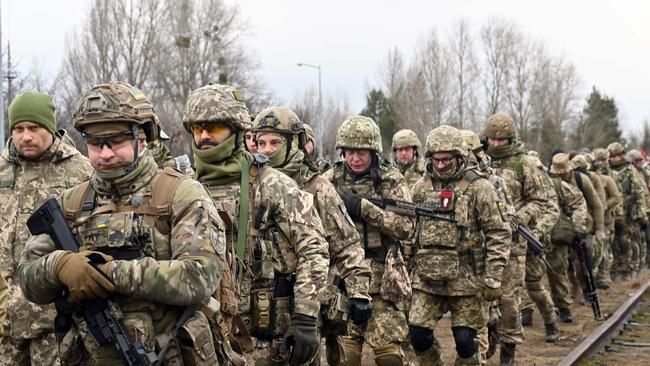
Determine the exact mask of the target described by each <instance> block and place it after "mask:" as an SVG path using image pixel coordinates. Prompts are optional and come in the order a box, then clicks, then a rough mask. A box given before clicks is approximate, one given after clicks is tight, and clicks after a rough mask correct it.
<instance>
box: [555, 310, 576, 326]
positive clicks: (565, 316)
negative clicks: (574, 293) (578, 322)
mask: <svg viewBox="0 0 650 366" xmlns="http://www.w3.org/2000/svg"><path fill="white" fill-rule="evenodd" d="M557 315H558V316H559V317H560V319H562V322H563V323H573V315H571V309H569V308H559V309H558V313H557Z"/></svg>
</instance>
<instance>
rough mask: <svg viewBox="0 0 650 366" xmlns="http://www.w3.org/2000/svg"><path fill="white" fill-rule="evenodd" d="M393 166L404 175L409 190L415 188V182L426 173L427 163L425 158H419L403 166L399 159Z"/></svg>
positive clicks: (395, 160)
mask: <svg viewBox="0 0 650 366" xmlns="http://www.w3.org/2000/svg"><path fill="white" fill-rule="evenodd" d="M393 164H394V165H395V167H396V168H397V169H399V172H400V173H402V175H403V176H404V179H405V180H406V183H407V184H408V185H409V188H413V185H414V184H415V182H417V181H418V180H419V179H420V178H421V177H422V176H423V175H424V173H425V172H426V164H427V163H426V160H424V158H423V157H421V156H417V157H416V159H413V160H412V161H411V162H410V163H409V164H402V163H400V162H399V161H397V158H395V159H394V160H393Z"/></svg>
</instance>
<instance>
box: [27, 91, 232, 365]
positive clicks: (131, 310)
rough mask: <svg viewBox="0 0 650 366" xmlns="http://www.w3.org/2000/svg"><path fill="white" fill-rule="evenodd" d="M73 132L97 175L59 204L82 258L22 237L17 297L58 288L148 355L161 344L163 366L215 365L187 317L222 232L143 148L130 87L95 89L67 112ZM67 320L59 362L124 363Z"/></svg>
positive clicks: (144, 114)
mask: <svg viewBox="0 0 650 366" xmlns="http://www.w3.org/2000/svg"><path fill="white" fill-rule="evenodd" d="M74 127H75V129H77V130H78V131H79V132H80V133H81V135H82V137H83V139H84V141H85V143H86V146H87V147H88V156H89V159H90V162H91V164H92V166H93V167H94V168H95V174H94V175H93V176H92V178H91V179H89V180H86V181H84V182H83V183H81V184H79V185H77V186H75V187H73V188H71V189H68V190H66V191H65V192H63V193H62V194H61V195H60V196H59V197H58V201H59V204H60V205H61V208H62V211H63V212H64V213H65V216H66V220H67V221H68V224H69V225H70V226H71V227H72V228H73V229H72V230H73V233H74V234H75V235H76V237H77V238H78V240H79V242H80V246H81V247H80V251H79V252H69V251H65V250H56V247H55V245H54V243H53V242H52V239H50V237H49V236H48V235H47V234H42V235H37V236H32V237H30V239H29V240H28V241H27V244H26V246H25V250H24V251H23V255H22V258H21V261H20V265H19V267H18V270H19V273H20V277H21V288H22V291H23V293H24V294H25V297H26V298H27V299H29V300H30V301H33V302H35V303H38V304H46V303H51V302H53V301H54V300H55V299H56V298H57V297H59V296H61V294H62V293H63V289H64V288H65V287H67V291H68V292H67V293H68V301H69V302H71V303H77V302H80V301H84V300H87V299H97V298H107V297H108V296H111V295H114V296H111V302H112V303H114V304H115V305H117V306H118V307H119V309H120V313H121V316H119V317H118V318H119V319H120V321H121V323H122V324H123V326H124V328H125V329H126V330H127V332H128V333H129V335H130V337H131V340H132V341H134V342H135V343H136V344H137V345H139V346H141V347H143V348H144V349H145V351H146V352H158V351H159V350H160V349H161V348H163V347H165V345H167V344H168V343H169V347H168V348H167V350H168V351H167V352H166V354H165V355H161V356H162V357H163V359H162V360H161V363H164V364H174V365H182V364H185V365H187V364H194V363H193V361H194V360H196V359H199V358H201V359H204V360H205V361H206V362H208V363H210V364H218V363H219V362H221V360H219V359H218V358H217V354H218V351H217V350H216V349H215V348H216V346H215V343H214V342H213V338H212V337H213V335H212V332H211V330H210V323H209V320H208V318H207V317H206V315H205V314H204V313H203V312H202V311H197V310H196V309H198V308H199V305H200V304H202V303H204V302H206V301H207V300H208V299H209V298H210V295H211V294H212V293H213V292H214V290H215V289H216V287H217V285H218V284H219V281H220V280H221V273H222V272H223V268H224V259H223V255H224V252H225V244H226V243H225V237H224V229H223V223H222V222H221V220H220V219H219V215H218V213H217V211H216V209H215V207H214V205H213V204H212V202H211V200H210V197H209V196H208V194H207V192H205V189H203V187H201V185H200V184H199V183H198V182H196V181H194V180H192V179H189V178H188V177H186V176H184V175H182V174H181V173H179V172H178V171H176V170H173V169H165V170H164V171H160V170H158V166H157V165H156V163H155V162H154V160H153V157H152V156H151V153H150V152H149V151H148V150H147V149H146V147H147V141H151V140H153V139H154V138H155V136H154V135H155V133H156V129H155V122H154V114H153V108H152V106H151V104H150V103H149V101H148V100H147V98H146V97H145V95H144V94H143V93H142V92H141V91H140V90H139V89H137V88H134V87H133V86H131V85H128V84H125V83H118V82H111V83H109V84H100V85H96V86H94V87H93V88H92V89H91V90H90V91H88V92H87V93H86V94H85V95H84V96H83V97H82V98H81V101H80V102H79V104H78V106H77V109H76V110H75V114H74ZM110 311H111V312H115V310H114V309H113V308H112V307H111V310H110ZM116 317H117V316H116ZM72 319H73V321H74V324H73V325H72V327H71V328H70V329H69V330H68V331H67V333H66V334H65V336H63V338H61V339H62V340H61V341H60V342H61V343H60V344H59V347H60V355H61V358H62V360H61V361H62V363H67V364H69V363H73V364H77V363H80V364H92V365H96V364H101V365H117V364H121V363H122V361H121V358H120V357H119V355H118V354H117V352H116V351H115V349H114V347H113V346H112V345H104V346H98V345H96V344H95V342H94V341H93V340H92V338H90V337H89V336H88V329H89V327H91V326H100V325H98V324H92V323H88V322H87V320H86V318H85V317H81V316H78V314H74V315H73V316H72ZM179 319H184V320H185V322H183V323H182V324H176V323H177V322H178V321H179ZM176 334H177V335H176ZM173 335H176V338H171V336H173ZM170 342H171V343H170Z"/></svg>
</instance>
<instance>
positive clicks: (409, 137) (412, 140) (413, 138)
mask: <svg viewBox="0 0 650 366" xmlns="http://www.w3.org/2000/svg"><path fill="white" fill-rule="evenodd" d="M420 146H422V143H421V142H420V139H419V138H418V136H417V135H416V134H415V132H413V131H412V130H409V129H403V130H399V131H397V132H395V134H394V135H393V146H392V150H393V151H395V149H399V148H404V147H414V148H415V149H416V150H417V149H419V148H420Z"/></svg>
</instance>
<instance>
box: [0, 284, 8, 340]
mask: <svg viewBox="0 0 650 366" xmlns="http://www.w3.org/2000/svg"><path fill="white" fill-rule="evenodd" d="M6 316H7V281H5V278H4V276H2V275H0V324H4V322H5V317H6ZM2 336H4V329H3V327H0V337H2Z"/></svg>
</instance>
